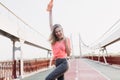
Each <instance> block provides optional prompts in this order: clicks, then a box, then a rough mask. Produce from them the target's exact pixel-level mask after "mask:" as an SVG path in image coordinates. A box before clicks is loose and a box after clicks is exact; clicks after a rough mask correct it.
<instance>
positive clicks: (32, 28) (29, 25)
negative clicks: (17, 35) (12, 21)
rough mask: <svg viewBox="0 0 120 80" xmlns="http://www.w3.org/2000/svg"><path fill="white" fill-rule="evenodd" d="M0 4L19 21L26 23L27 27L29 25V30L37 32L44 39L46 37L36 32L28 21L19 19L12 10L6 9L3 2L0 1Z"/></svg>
mask: <svg viewBox="0 0 120 80" xmlns="http://www.w3.org/2000/svg"><path fill="white" fill-rule="evenodd" d="M0 5H2V6H3V7H4V8H5V9H6V10H8V11H9V12H10V13H11V14H12V15H14V16H15V17H16V18H17V19H18V20H20V21H21V22H23V23H24V24H25V25H27V27H29V28H30V29H31V30H33V31H35V32H37V33H38V34H40V35H41V36H42V37H44V38H45V39H47V38H46V37H45V36H44V35H42V34H41V33H40V32H38V31H37V30H36V29H34V28H33V27H32V26H31V25H29V24H28V23H26V22H25V21H24V20H23V19H21V18H20V17H18V16H17V15H16V14H15V13H14V12H12V11H11V10H10V9H8V8H7V7H6V6H5V5H4V4H3V3H1V2H0Z"/></svg>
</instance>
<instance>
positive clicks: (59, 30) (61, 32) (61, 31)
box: [55, 27, 64, 40]
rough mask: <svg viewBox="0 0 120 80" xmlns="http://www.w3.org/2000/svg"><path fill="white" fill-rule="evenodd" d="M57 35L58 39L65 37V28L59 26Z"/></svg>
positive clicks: (56, 30)
mask: <svg viewBox="0 0 120 80" xmlns="http://www.w3.org/2000/svg"><path fill="white" fill-rule="evenodd" d="M55 36H56V37H57V39H58V40H61V39H63V37H64V34H63V29H62V28H61V27H57V28H56V29H55Z"/></svg>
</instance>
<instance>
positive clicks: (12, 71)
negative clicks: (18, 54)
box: [0, 59, 54, 80]
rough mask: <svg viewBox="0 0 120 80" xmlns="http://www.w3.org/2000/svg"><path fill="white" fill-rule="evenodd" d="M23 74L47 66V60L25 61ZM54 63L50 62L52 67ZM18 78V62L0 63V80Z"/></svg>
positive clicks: (48, 61)
mask: <svg viewBox="0 0 120 80" xmlns="http://www.w3.org/2000/svg"><path fill="white" fill-rule="evenodd" d="M23 63H24V69H23V70H24V73H31V72H34V71H38V70H40V69H43V68H47V67H48V66H49V63H50V60H49V59H35V60H25V61H24V62H23ZM53 64H54V61H53V62H52V65H53ZM19 76H20V60H18V61H16V60H14V61H3V62H0V80H13V79H15V78H17V77H19Z"/></svg>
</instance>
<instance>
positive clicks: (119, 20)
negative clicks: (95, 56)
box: [91, 19, 120, 44]
mask: <svg viewBox="0 0 120 80" xmlns="http://www.w3.org/2000/svg"><path fill="white" fill-rule="evenodd" d="M119 22H120V19H118V20H117V21H116V22H115V23H114V24H113V25H112V26H111V27H110V28H109V29H108V30H107V31H106V32H105V33H104V34H103V35H102V36H101V37H99V38H98V39H97V40H96V41H94V43H95V42H97V41H100V39H102V38H103V37H104V36H105V35H106V34H107V33H108V32H110V31H111V30H112V29H113V28H114V27H115V25H117V24H118V23H119ZM115 28H117V27H115ZM91 44H93V43H91Z"/></svg>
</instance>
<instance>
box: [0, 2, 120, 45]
mask: <svg viewBox="0 0 120 80" xmlns="http://www.w3.org/2000/svg"><path fill="white" fill-rule="evenodd" d="M49 1H50V0H0V2H2V3H3V4H4V5H5V6H6V7H8V8H9V9H10V10H11V11H13V12H14V13H15V14H16V15H17V16H19V17H20V18H22V19H23V20H24V21H25V22H27V23H28V24H30V25H31V26H32V27H33V28H34V29H36V30H37V31H39V32H40V33H41V34H43V35H44V36H45V37H46V38H48V36H49V33H50V27H49V13H48V12H47V11H46V8H47V4H48V3H49ZM53 4H54V6H53V23H54V24H55V23H59V24H61V25H62V26H63V28H64V32H65V34H66V35H70V34H71V33H72V34H76V35H78V34H80V35H81V37H82V40H83V41H84V43H86V44H91V43H93V42H94V41H96V40H97V39H98V38H100V37H101V36H102V35H103V34H104V33H105V32H106V31H107V30H108V29H109V28H110V27H111V26H112V25H113V24H114V23H115V22H116V21H117V20H118V19H119V18H120V0H54V3H53Z"/></svg>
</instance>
